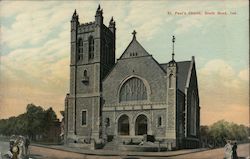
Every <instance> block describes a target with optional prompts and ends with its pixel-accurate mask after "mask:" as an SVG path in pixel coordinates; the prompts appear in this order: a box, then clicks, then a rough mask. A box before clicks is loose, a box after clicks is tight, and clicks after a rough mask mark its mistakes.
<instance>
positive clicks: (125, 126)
mask: <svg viewBox="0 0 250 159" xmlns="http://www.w3.org/2000/svg"><path fill="white" fill-rule="evenodd" d="M118 135H129V119H128V116H127V115H122V116H121V117H120V118H119V119H118Z"/></svg>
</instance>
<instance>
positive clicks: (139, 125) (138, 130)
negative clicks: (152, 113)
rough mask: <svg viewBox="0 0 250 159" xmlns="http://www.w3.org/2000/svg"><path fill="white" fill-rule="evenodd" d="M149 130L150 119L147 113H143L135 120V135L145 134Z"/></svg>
mask: <svg viewBox="0 0 250 159" xmlns="http://www.w3.org/2000/svg"><path fill="white" fill-rule="evenodd" d="M147 132H148V119H147V117H146V116H145V115H143V114H141V115H139V116H138V117H137V119H136V121H135V135H144V134H147Z"/></svg>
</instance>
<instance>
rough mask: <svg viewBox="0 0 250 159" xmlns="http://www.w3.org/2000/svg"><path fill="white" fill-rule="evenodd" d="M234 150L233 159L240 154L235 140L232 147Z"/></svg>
mask: <svg viewBox="0 0 250 159" xmlns="http://www.w3.org/2000/svg"><path fill="white" fill-rule="evenodd" d="M232 152H233V157H232V159H238V156H237V143H236V142H235V143H234V145H233V147H232Z"/></svg>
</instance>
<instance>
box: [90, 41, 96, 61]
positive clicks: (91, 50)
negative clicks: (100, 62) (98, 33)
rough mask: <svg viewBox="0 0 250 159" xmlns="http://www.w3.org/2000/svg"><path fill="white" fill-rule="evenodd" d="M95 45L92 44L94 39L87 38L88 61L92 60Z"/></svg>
mask: <svg viewBox="0 0 250 159" xmlns="http://www.w3.org/2000/svg"><path fill="white" fill-rule="evenodd" d="M94 46H95V43H94V38H93V36H90V37H89V59H93V58H94V48H95V47H94Z"/></svg>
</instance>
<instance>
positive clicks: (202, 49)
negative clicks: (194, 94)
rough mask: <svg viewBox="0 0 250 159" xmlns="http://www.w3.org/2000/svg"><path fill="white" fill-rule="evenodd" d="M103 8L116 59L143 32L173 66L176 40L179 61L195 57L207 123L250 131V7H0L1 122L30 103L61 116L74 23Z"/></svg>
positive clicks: (147, 44) (242, 1) (149, 46)
mask: <svg viewBox="0 0 250 159" xmlns="http://www.w3.org/2000/svg"><path fill="white" fill-rule="evenodd" d="M98 4H100V5H101V8H102V9H103V16H104V23H105V24H106V25H108V22H109V20H110V18H111V17H112V16H113V17H114V20H115V21H116V28H117V30H116V31H117V32H116V37H117V38H116V58H119V57H120V55H121V54H122V53H123V51H124V50H125V49H126V47H127V45H128V44H129V43H130V41H131V40H132V35H131V33H132V31H133V30H136V31H137V35H136V36H137V40H138V41H139V42H140V43H141V44H142V46H143V47H144V48H145V49H146V50H147V51H148V52H149V53H150V54H152V55H153V57H154V58H155V59H156V60H157V61H158V62H159V63H166V62H169V61H170V60H171V53H172V52H171V51H172V43H171V40H172V36H173V35H175V37H176V42H175V59H176V61H183V60H191V56H195V62H196V69H197V76H198V86H199V95H200V107H201V124H202V125H211V124H212V123H214V122H216V121H218V120H221V119H224V120H226V121H230V122H235V123H238V124H245V125H248V124H249V89H248V88H249V54H248V52H249V37H248V35H249V28H248V20H249V16H248V1H247V0H235V1H232V0H228V1H226V0H224V1H221V0H212V1H211V0H203V1H195V0H188V1H173V0H169V1H167V0H166V1H118V2H116V1H0V27H1V28H0V119H2V118H8V117H10V116H16V115H18V114H21V113H24V112H25V110H26V106H27V104H29V103H34V104H35V105H40V106H43V107H44V108H45V109H47V108H49V107H53V109H54V110H55V111H56V113H57V114H58V116H59V117H60V115H59V114H60V113H59V111H61V110H64V98H65V95H66V93H68V91H69V59H70V20H71V16H72V14H73V12H74V10H75V9H76V10H77V13H78V14H79V21H80V23H86V22H90V21H94V16H95V11H96V9H97V7H98ZM189 12H200V13H201V14H200V15H197V14H196V15H194V14H192V15H191V14H188V13H189ZM205 12H210V13H211V12H214V13H215V14H214V15H211V14H210V15H207V14H205ZM218 12H226V13H227V15H221V14H218ZM184 13H186V15H184ZM60 118H61V117H60Z"/></svg>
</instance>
